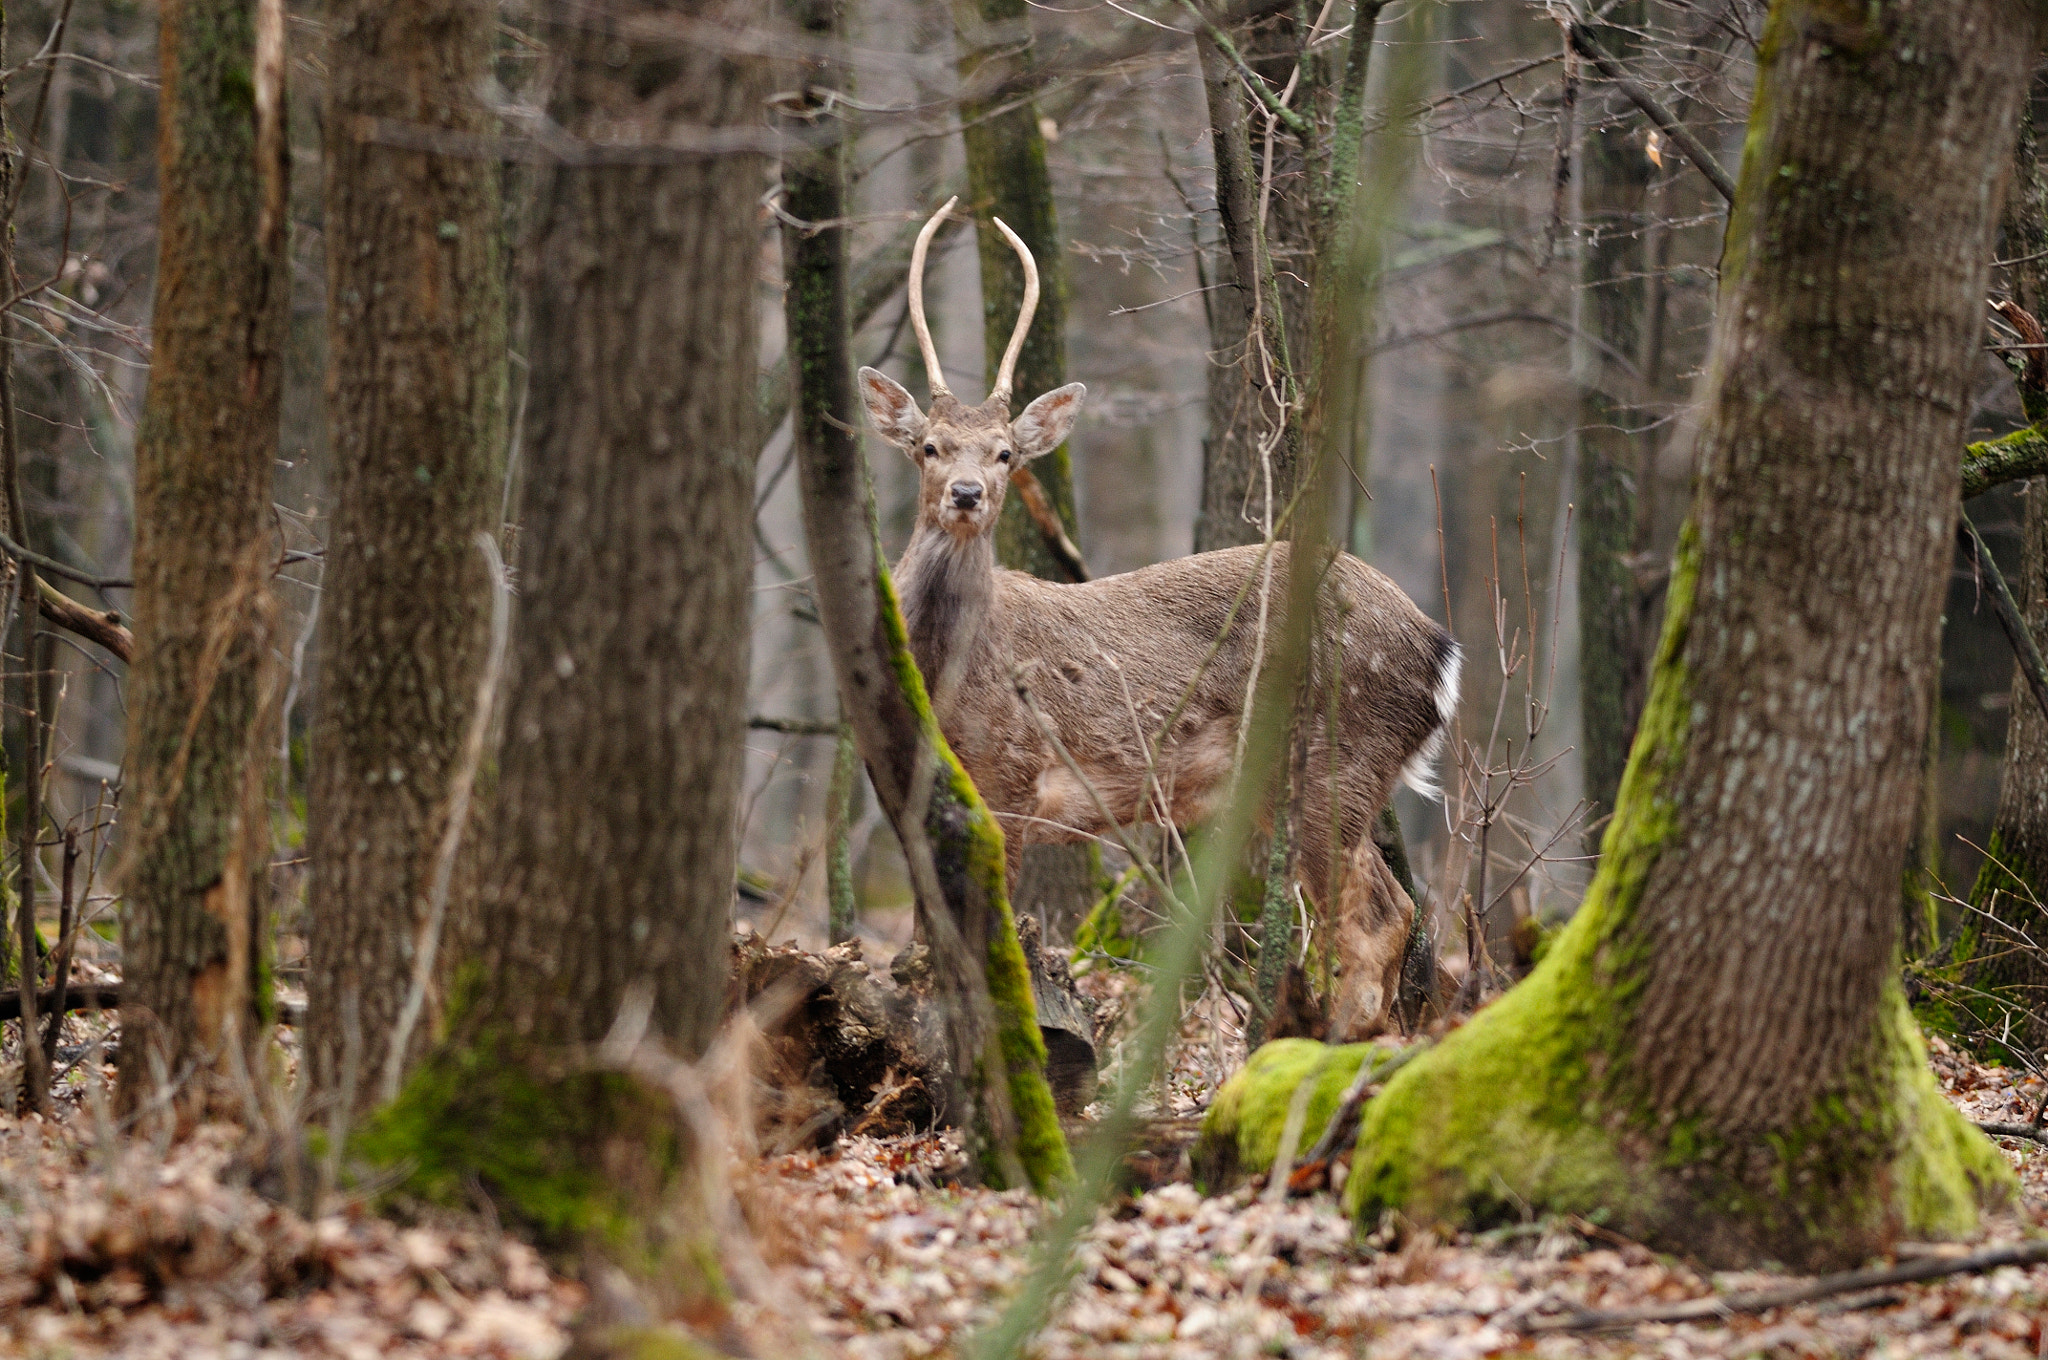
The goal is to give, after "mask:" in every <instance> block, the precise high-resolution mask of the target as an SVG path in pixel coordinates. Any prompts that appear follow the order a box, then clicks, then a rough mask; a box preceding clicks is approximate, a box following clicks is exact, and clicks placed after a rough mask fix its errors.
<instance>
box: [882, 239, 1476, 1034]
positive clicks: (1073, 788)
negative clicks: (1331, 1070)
mask: <svg viewBox="0 0 2048 1360" xmlns="http://www.w3.org/2000/svg"><path fill="white" fill-rule="evenodd" d="M943 212H944V210H943V209H942V210H941V213H942V214H943ZM937 220H938V219H937V218H934V219H933V221H934V222H936V221H937ZM927 231H929V227H928V228H927ZM921 253H922V252H919V254H920V255H921ZM1020 253H1022V251H1021V247H1020ZM1027 260H1028V256H1027ZM921 263H922V260H921V259H918V260H915V261H913V266H912V279H913V281H919V271H918V268H917V266H918V265H920V264H921ZM918 291H919V292H921V290H918ZM1028 296H1029V290H1027V297H1028ZM919 301H921V298H918V297H914V298H913V302H914V303H915V302H919ZM913 311H914V315H913V319H914V320H915V321H917V322H918V323H919V325H918V332H919V340H920V343H921V344H922V345H923V346H924V348H925V353H926V366H927V370H928V372H929V373H930V374H931V375H932V384H933V388H934V393H933V399H932V406H931V410H930V412H929V413H925V412H922V411H920V410H919V409H918V407H917V403H916V402H915V401H914V400H913V399H912V398H911V396H910V394H909V393H908V392H907V391H905V390H904V389H903V388H902V387H901V386H900V385H899V384H897V383H896V382H894V381H893V380H891V379H890V378H888V377H885V376H884V375H882V374H881V373H878V372H876V371H875V370H873V369H862V370H861V373H860V380H861V392H862V396H863V398H864V400H865V403H866V406H867V411H868V418H869V421H870V423H871V424H872V425H873V426H874V428H875V430H876V431H877V432H878V433H879V434H880V435H881V436H882V437H883V438H884V439H886V440H888V441H889V442H890V443H892V444H894V445H896V446H897V447H898V448H900V449H902V450H904V452H905V453H907V454H908V455H909V456H910V457H911V458H912V459H913V460H914V461H916V463H917V464H918V467H919V475H920V479H921V483H920V490H919V497H918V517H917V527H916V529H915V531H914V532H913V533H912V535H911V540H910V544H909V546H908V547H907V548H906V549H905V550H904V553H903V556H902V558H901V559H900V560H899V561H898V562H897V564H896V571H895V579H896V587H897V590H898V592H899V594H900V596H901V599H902V602H903V613H904V620H905V623H906V625H907V627H908V629H909V634H910V642H911V649H912V651H913V653H914V655H915V656H916V658H917V663H918V666H919V669H920V670H922V671H923V673H924V676H925V679H926V682H927V684H928V685H929V687H930V688H931V691H932V698H933V705H934V709H935V711H936V713H937V716H938V719H939V725H940V727H941V729H942V730H943V731H944V732H945V734H946V739H947V741H948V742H949V743H951V745H952V747H953V749H954V751H955V752H956V753H957V754H958V755H959V757H960V760H961V763H962V764H964V765H965V766H966V767H967V771H968V773H969V774H970V775H971V776H972V777H973V779H974V782H975V784H976V786H977V787H978V788H979V789H980V790H981V794H982V796H983V797H984V798H985V799H986V800H987V801H988V804H989V806H990V808H991V809H992V810H994V812H995V813H996V815H997V817H998V818H999V819H1000V821H1001V823H1002V826H1003V833H1004V836H1005V838H1006V841H1007V843H1008V845H1009V847H1010V868H1011V882H1012V883H1013V884H1014V883H1015V880H1016V868H1017V856H1018V853H1019V851H1020V849H1021V847H1022V846H1023V845H1025V844H1029V843H1033V842H1059V841H1081V840H1087V839H1092V838H1094V837H1096V836H1100V835H1104V834H1107V833H1108V832H1109V831H1110V830H1111V828H1110V826H1109V825H1108V824H1107V823H1106V822H1105V821H1104V819H1103V817H1102V814H1101V812H1100V811H1099V810H1098V808H1097V806H1096V801H1095V798H1096V796H1097V795H1099V796H1100V798H1101V799H1102V801H1103V803H1104V804H1106V805H1107V807H1108V810H1109V812H1110V815H1111V816H1112V817H1113V818H1114V819H1115V820H1116V821H1117V822H1119V823H1123V824H1127V825H1128V824H1134V823H1140V822H1160V821H1167V820H1170V821H1171V822H1172V823H1174V824H1175V825H1178V826H1187V825H1190V824H1192V823H1194V822H1198V821H1200V820H1201V819H1203V818H1204V817H1206V816H1207V815H1208V814H1209V813H1211V812H1212V811H1214V810H1216V808H1217V806H1218V803H1219V800H1220V799H1221V798H1222V797H1223V796H1224V795H1225V794H1226V793H1227V791H1228V786H1229V781H1230V774H1231V768H1232V764H1233V761H1234V758H1235V755H1236V751H1237V745H1238V726H1239V722H1240V720H1241V718H1242V715H1243V712H1244V708H1245V702H1246V689H1247V682H1248V680H1249V679H1250V677H1251V673H1252V669H1253V665H1254V654H1255V651H1256V650H1257V647H1258V641H1257V632H1258V627H1259V625H1258V617H1259V608H1258V599H1259V593H1260V591H1261V590H1262V589H1267V590H1269V591H1270V600H1271V605H1270V612H1269V615H1268V618H1267V622H1266V625H1265V626H1266V628H1267V630H1268V634H1267V635H1268V638H1269V643H1268V648H1269V650H1268V655H1270V654H1271V653H1270V647H1271V642H1270V639H1271V638H1274V637H1277V636H1278V633H1279V630H1280V629H1282V628H1284V627H1285V620H1284V612H1285V597H1286V581H1287V552H1288V549H1287V545H1286V544H1284V543H1282V544H1278V545H1275V547H1274V548H1273V550H1272V552H1273V557H1272V563H1271V572H1270V578H1269V579H1270V585H1266V584H1265V580H1266V577H1267V574H1266V573H1265V572H1264V570H1263V568H1262V566H1261V551H1262V550H1261V549H1260V548H1258V547H1256V546H1254V547H1246V548H1228V549H1224V550H1222V551H1218V552H1208V553H1201V554H1197V555H1196V556H1193V557H1183V558H1178V559H1176V560H1173V561H1168V562H1161V563H1158V564H1156V565H1154V566H1150V567H1144V568H1141V569H1140V570H1137V571H1133V572H1127V573H1125V574H1123V575H1120V576H1110V577H1105V578H1102V579H1099V580H1095V581H1090V582H1086V583H1083V584H1078V585H1064V584H1058V583H1055V582H1051V581H1043V580H1039V579H1038V578H1036V577H1033V576H1030V575H1027V574H1025V573H1023V572H1018V571H1008V570H1004V569H1001V568H998V567H997V566H996V563H995V550H994V544H993V538H992V535H993V532H994V528H995V524H996V519H997V517H998V516H999V515H1000V514H1001V512H1002V505H1003V499H1004V494H1005V492H1006V490H1007V488H1008V485H1009V476H1010V472H1011V470H1012V469H1014V468H1015V467H1017V466H1020V465H1021V464H1022V463H1024V462H1027V461H1029V460H1030V459H1031V458H1034V457H1037V456H1038V455H1040V454H1043V453H1047V452H1050V451H1051V450H1052V449H1054V448H1057V447H1058V446H1059V444H1060V442H1061V441H1062V440H1064V439H1065V438H1066V435H1067V431H1068V430H1069V429H1070V428H1071V427H1072V425H1073V421H1074V418H1075V416H1076V415H1078V414H1079V411H1080V405H1081V401H1082V399H1083V397H1084V396H1085V395H1086V389H1085V388H1084V387H1082V386H1081V384H1079V383H1070V384H1068V385H1067V386H1065V387H1061V388H1058V389H1055V390H1054V391H1052V392H1048V393H1046V394H1045V395H1043V396H1041V397H1039V398H1038V399H1037V400H1036V401H1033V402H1032V403H1031V404H1030V405H1029V406H1027V407H1026V408H1025V409H1024V411H1023V412H1022V414H1020V415H1019V416H1018V417H1017V418H1016V419H1015V421H1012V420H1011V419H1010V418H1009V410H1008V406H1009V394H1008V388H1009V383H1008V381H1007V379H1008V371H1007V370H1008V365H1007V364H1006V365H1005V366H1004V372H1003V373H1002V374H1000V375H999V379H998V383H997V390H996V391H995V392H994V393H991V395H990V398H989V400H988V401H986V402H984V403H983V404H982V405H980V406H968V405H966V404H965V403H963V402H961V401H960V400H959V399H958V398H956V397H955V396H953V394H952V393H951V392H950V391H948V390H947V389H946V387H945V384H944V379H943V377H942V376H941V375H940V374H939V372H938V366H937V362H936V356H935V354H934V353H933V351H932V348H931V346H930V345H929V342H928V340H927V338H926V335H925V333H924V328H923V326H922V324H921V323H922V320H923V318H922V308H921V307H914V309H913ZM1028 322H1029V311H1028V310H1027V311H1026V313H1025V316H1024V317H1023V318H1021V319H1020V323H1019V334H1020V335H1021V334H1022V330H1023V327H1024V326H1025V325H1028ZM1012 348H1013V350H1014V348H1015V347H1014V345H1013V347H1012ZM1248 585H1249V589H1247V586H1248ZM1241 596H1242V597H1244V598H1243V603H1242V604H1239V605H1238V607H1237V609H1236V611H1235V614H1234V616H1233V614H1232V606H1233V603H1235V602H1237V601H1238V600H1239V599H1240V597H1241ZM1318 612H1319V614H1320V615H1321V616H1322V617H1321V618H1319V620H1318V625H1317V627H1318V637H1319V639H1321V640H1320V641H1319V642H1318V645H1317V646H1316V647H1315V649H1314V653H1315V656H1316V660H1315V662H1314V663H1313V667H1312V673H1311V684H1312V687H1313V692H1314V694H1315V695H1316V696H1318V697H1317V699H1316V701H1315V705H1316V711H1315V713H1314V715H1313V716H1312V718H1311V719H1310V721H1309V724H1308V732H1309V738H1308V739H1309V759H1308V770H1307V782H1306V788H1305V790H1304V797H1303V803H1302V807H1303V815H1302V817H1301V819H1300V823H1301V824H1300V826H1299V827H1298V828H1297V836H1298V844H1299V845H1300V848H1301V854H1300V876H1301V881H1302V886H1303V889H1304V891H1305V892H1307V893H1308V895H1309V896H1310V897H1311V898H1313V899H1316V900H1318V902H1320V899H1321V898H1322V897H1324V896H1326V895H1327V894H1326V891H1325V890H1324V885H1326V884H1327V883H1328V882H1329V867H1330V861H1329V856H1330V854H1331V850H1332V847H1331V845H1330V830H1331V824H1332V818H1331V812H1330V792H1331V785H1332V780H1331V767H1332V764H1333V760H1334V765H1335V772H1336V777H1335V781H1334V783H1335V789H1336V797H1337V805H1338V817H1337V824H1338V828H1339V838H1340V845H1339V849H1340V851H1341V853H1342V854H1343V856H1344V861H1343V863H1344V870H1345V872H1344V874H1343V877H1342V880H1341V881H1342V887H1341V889H1340V891H1339V897H1338V903H1337V911H1336V913H1335V914H1334V917H1326V918H1325V919H1327V920H1329V922H1330V924H1331V926H1332V928H1333V929H1332V938H1333V943H1334V945H1335V951H1334V952H1335V955H1336V959H1337V962H1338V967H1339V987H1338V992H1337V1003H1338V1004H1337V1006H1336V1016H1335V1019H1336V1024H1335V1025H1334V1026H1333V1028H1334V1029H1335V1030H1336V1031H1338V1034H1337V1035H1335V1036H1333V1037H1341V1035H1343V1034H1352V1035H1356V1034H1362V1033H1369V1032H1371V1031H1373V1030H1375V1029H1378V1028H1380V1027H1382V1026H1384V1024H1385V1023H1386V1021H1387V1017H1388V1014H1389V1011H1390V1007H1391V1004H1392V1002H1393V1000H1394V997H1395V992H1396V988H1397V986H1398V980H1399V973H1400V965H1401V957H1402V953H1403V950H1404V948H1405V946H1406V943H1407V936H1408V929H1409V924H1410V920H1411V918H1412V914H1413V908H1412V904H1411V903H1410V902H1409V900H1408V897H1407V895H1406V894H1405V893H1404V892H1402V891H1401V889H1400V887H1399V885H1398V884H1397V883H1396V882H1395V880H1394V878H1393V875H1392V874H1391V873H1390V872H1389V871H1388V869H1387V867H1386V865H1385V863H1384V861H1383V860H1382V859H1381V857H1380V853H1379V850H1378V848H1377V847H1376V846H1375V845H1374V844H1373V841H1372V837H1371V834H1370V832H1371V828H1372V824H1373V821H1374V819H1375V817H1376V816H1377V814H1378V812H1379V809H1380V808H1381V807H1382V806H1384V805H1385V803H1386V801H1387V799H1388V797H1389V796H1390V795H1391V793H1392V792H1393V786H1394V783H1395V781H1396V780H1397V779H1400V778H1403V777H1406V778H1407V780H1408V781H1409V782H1410V783H1411V784H1413V785H1415V786H1416V787H1418V788H1421V789H1423V790H1424V791H1425V792H1429V791H1432V790H1430V789H1429V781H1428V776H1429V773H1430V767H1431V764H1432V762H1433V761H1434V758H1435V755H1436V750H1437V747H1438V745H1439V744H1440V742H1441V740H1442V735H1443V731H1444V728H1445V725H1446V724H1447V723H1448V722H1449V720H1450V715H1451V712H1452V710H1453V708H1454V707H1455V705H1456V701H1457V688H1458V663H1459V653H1458V648H1457V645H1456V644H1455V643H1454V642H1452V640H1451V638H1450V636H1449V635H1448V634H1447V633H1445V632H1444V630H1443V629H1442V628H1440V627H1438V626H1437V624H1436V623H1435V622H1434V621H1432V620H1431V619H1430V618H1429V617H1428V616H1427V615H1425V614H1424V613H1423V612H1422V611H1421V610H1420V609H1418V608H1416V606H1415V604H1414V602H1413V601H1411V600H1410V599H1409V598H1408V597H1407V596H1406V595H1405V594H1403V593H1402V591H1401V589H1400V588H1399V587H1398V586H1396V585H1395V584H1394V583H1393V582H1392V581H1391V580H1389V579H1388V578H1387V577H1386V576H1385V575H1383V574H1381V573H1380V572H1378V571H1376V570H1374V569H1373V568H1372V567H1369V566H1367V565H1366V564H1365V563H1363V562H1361V561H1359V560H1358V559H1357V558H1355V557H1352V556H1350V555H1348V554H1339V555H1338V556H1337V558H1336V560H1335V562H1334V563H1333V565H1332V568H1331V571H1330V573H1329V576H1328V578H1327V581H1326V584H1325V586H1324V588H1323V590H1322V591H1321V592H1320V595H1319V600H1318ZM1226 621H1227V622H1226ZM1219 636H1220V637H1221V638H1222V642H1221V644H1220V645H1218V644H1217V639H1218V637H1219ZM1330 641H1335V642H1337V643H1338V644H1339V647H1338V648H1337V649H1332V648H1331V647H1330V646H1329V645H1328V643H1329V642H1330ZM1212 649H1213V655H1211V652H1212ZM1340 658H1341V659H1340ZM1205 663H1206V664H1205ZM1333 663H1334V664H1337V665H1338V666H1339V667H1340V670H1339V673H1338V674H1337V676H1336V677H1335V679H1336V682H1337V685H1336V689H1337V693H1338V696H1339V698H1338V707H1337V714H1336V723H1335V729H1336V748H1335V751H1334V752H1333V751H1332V750H1331V746H1330V742H1329V740H1328V735H1329V732H1330V727H1331V725H1330V723H1329V721H1328V717H1329V715H1328V710H1327V697H1326V696H1328V695H1329V694H1330V693H1331V680H1332V678H1333V677H1332V676H1331V674H1330V671H1329V667H1330V666H1331V665H1332V664H1333ZM1018 677H1021V679H1022V680H1023V682H1024V684H1025V685H1026V686H1027V687H1028V689H1029V690H1030V693H1031V695H1032V698H1033V700H1034V702H1035V703H1036V704H1037V706H1038V708H1039V710H1040V711H1041V712H1042V713H1043V715H1044V717H1045V719H1046V720H1047V722H1048V723H1049V725H1050V726H1051V728H1052V729H1053V731H1054V732H1055V733H1057V735H1058V737H1059V740H1060V744H1061V745H1063V746H1064V747H1065V748H1066V750H1067V751H1068V753H1069V754H1070V755H1072V756H1073V758H1074V759H1075V761H1076V763H1077V764H1078V765H1079V767H1080V769H1081V772H1082V774H1083V775H1084V776H1085V778H1086V781H1087V782H1086V784H1085V785H1084V784H1083V783H1082V782H1081V781H1080V780H1078V779H1076V777H1075V776H1074V774H1073V773H1072V771H1070V770H1069V769H1068V768H1067V765H1066V763H1065V762H1064V761H1063V760H1062V759H1061V758H1060V756H1059V754H1058V753H1057V752H1056V751H1055V750H1054V749H1053V746H1052V744H1051V743H1050V742H1049V741H1048V740H1047V739H1046V737H1045V734H1044V732H1043V730H1042V729H1041V727H1040V726H1039V724H1038V722H1037V721H1036V720H1035V719H1034V717H1033V716H1032V714H1031V712H1030V711H1029V709H1028V708H1027V707H1026V706H1025V703H1024V701H1023V700H1022V699H1021V698H1020V697H1019V695H1018V693H1017V687H1016V685H1017V678H1018ZM1169 720H1170V722H1171V726H1170V728H1167V729H1166V730H1164V731H1162V728H1166V724H1168V722H1169ZM1155 747H1156V757H1155V755H1154V749H1155ZM1148 771H1149V774H1148ZM1088 785H1092V786H1093V789H1094V793H1093V794H1091V792H1090V790H1089V788H1088V787H1087V786H1088Z"/></svg>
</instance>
